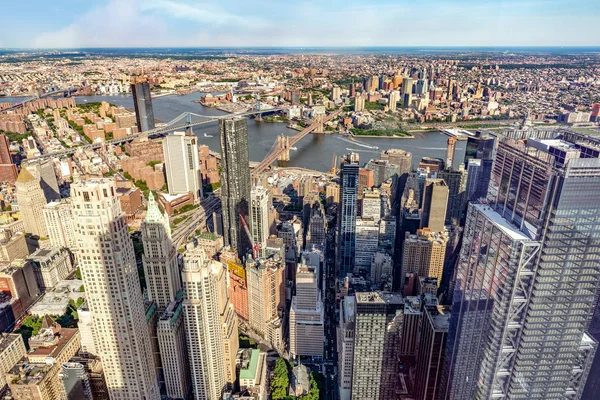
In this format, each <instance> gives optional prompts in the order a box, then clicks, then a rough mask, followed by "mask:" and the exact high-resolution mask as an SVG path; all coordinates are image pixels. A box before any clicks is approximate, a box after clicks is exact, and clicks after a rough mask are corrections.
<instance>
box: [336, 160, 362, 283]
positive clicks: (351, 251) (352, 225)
mask: <svg viewBox="0 0 600 400" xmlns="http://www.w3.org/2000/svg"><path fill="white" fill-rule="evenodd" d="M358 170H359V166H358V154H356V153H350V154H348V155H347V156H346V158H345V160H344V162H343V163H342V193H341V213H340V216H339V235H338V241H339V245H338V248H339V256H338V262H339V276H340V277H342V278H343V277H345V276H346V275H347V274H348V273H350V272H352V271H353V269H354V257H355V256H356V249H355V247H354V246H355V245H356V213H357V201H358Z"/></svg>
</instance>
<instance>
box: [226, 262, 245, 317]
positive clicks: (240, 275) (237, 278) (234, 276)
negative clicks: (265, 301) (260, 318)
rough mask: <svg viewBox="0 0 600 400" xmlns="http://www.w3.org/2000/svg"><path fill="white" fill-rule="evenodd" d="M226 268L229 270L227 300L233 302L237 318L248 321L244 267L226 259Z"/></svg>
mask: <svg viewBox="0 0 600 400" xmlns="http://www.w3.org/2000/svg"><path fill="white" fill-rule="evenodd" d="M221 261H223V260H221ZM236 261H237V260H236ZM238 262H239V261H238ZM227 270H228V271H229V284H228V285H227V288H228V296H229V301H231V304H233V310H234V311H235V313H236V314H237V316H238V318H241V319H242V320H244V321H248V282H247V280H246V269H245V268H244V267H242V266H241V265H239V264H237V263H236V262H234V261H230V260H228V261H227Z"/></svg>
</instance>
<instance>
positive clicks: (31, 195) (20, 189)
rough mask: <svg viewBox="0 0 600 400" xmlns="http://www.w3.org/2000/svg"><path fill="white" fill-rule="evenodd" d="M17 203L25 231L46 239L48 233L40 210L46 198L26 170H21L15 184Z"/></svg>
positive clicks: (36, 180) (38, 182)
mask: <svg viewBox="0 0 600 400" xmlns="http://www.w3.org/2000/svg"><path fill="white" fill-rule="evenodd" d="M15 187H16V189H17V190H16V194H17V203H18V204H19V211H20V212H21V217H22V218H23V223H24V224H25V231H26V232H28V233H31V234H33V235H37V236H40V237H46V236H47V235H48V231H47V229H46V222H45V221H44V214H43V213H42V209H43V208H44V206H45V205H46V197H45V196H44V191H43V190H42V187H41V186H40V181H39V179H37V178H36V177H35V176H33V175H32V174H31V173H30V172H29V171H28V170H27V168H21V172H20V173H19V177H18V178H17V181H16V182H15Z"/></svg>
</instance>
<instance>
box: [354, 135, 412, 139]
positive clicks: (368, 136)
mask: <svg viewBox="0 0 600 400" xmlns="http://www.w3.org/2000/svg"><path fill="white" fill-rule="evenodd" d="M350 137H353V138H357V139H360V138H375V139H414V138H415V137H414V136H413V135H408V136H396V135H394V136H382V135H353V136H350Z"/></svg>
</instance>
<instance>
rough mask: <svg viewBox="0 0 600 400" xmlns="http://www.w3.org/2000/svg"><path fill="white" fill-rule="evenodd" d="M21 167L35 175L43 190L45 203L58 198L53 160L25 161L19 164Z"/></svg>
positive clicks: (58, 192)
mask: <svg viewBox="0 0 600 400" xmlns="http://www.w3.org/2000/svg"><path fill="white" fill-rule="evenodd" d="M21 168H27V170H28V171H29V172H31V175H33V176H35V177H36V179H37V180H38V181H39V182H40V186H41V188H42V190H43V191H44V197H45V198H46V203H49V202H51V201H55V200H58V199H60V191H59V188H58V181H57V180H56V171H55V170H54V161H52V160H34V161H27V162H24V163H23V164H22V165H21Z"/></svg>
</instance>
